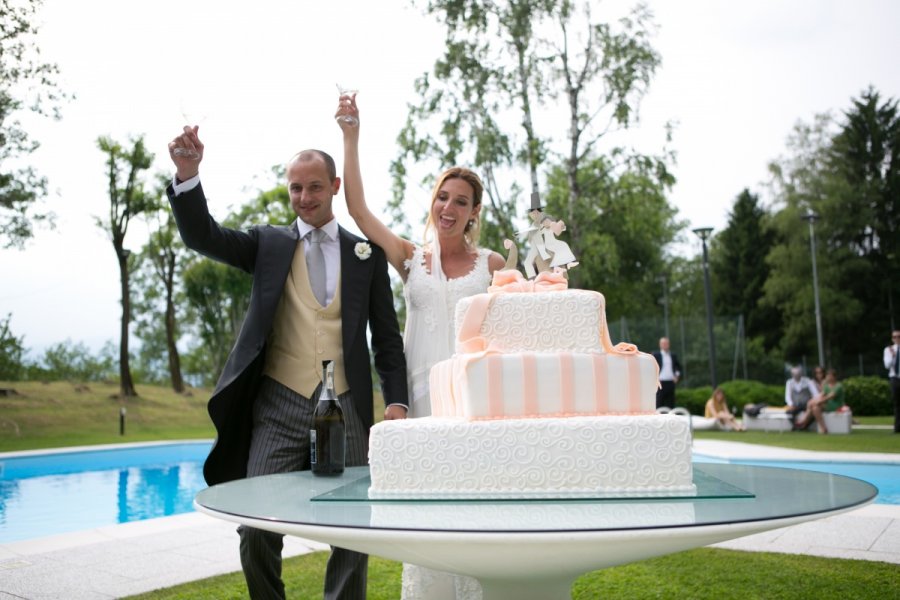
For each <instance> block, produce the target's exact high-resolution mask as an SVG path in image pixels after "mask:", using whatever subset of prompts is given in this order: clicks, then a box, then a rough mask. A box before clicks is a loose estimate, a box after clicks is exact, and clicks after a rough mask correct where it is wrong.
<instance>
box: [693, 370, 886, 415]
mask: <svg viewBox="0 0 900 600" xmlns="http://www.w3.org/2000/svg"><path fill="white" fill-rule="evenodd" d="M842 383H843V384H844V390H845V391H844V396H845V401H846V402H847V405H849V406H850V409H851V410H852V411H853V414H854V415H859V416H862V417H878V416H885V415H892V414H893V407H892V406H891V395H890V384H889V383H888V380H887V379H884V378H883V377H848V378H847V379H845V380H844V381H843V382H842ZM720 387H721V388H722V390H723V391H724V392H725V398H726V400H727V401H728V407H729V408H731V409H732V410H733V411H734V412H735V413H736V414H737V415H738V416H740V414H741V412H742V411H743V408H744V405H746V404H760V403H761V404H768V405H769V406H784V386H783V385H770V384H766V383H760V382H758V381H749V380H746V379H735V380H732V381H726V382H725V383H723V384H722V385H721V386H720ZM710 396H712V388H711V387H710V386H708V385H707V386H701V387H696V388H684V389H681V388H679V389H678V390H677V391H676V394H675V404H676V406H682V407H684V408H686V409H688V411H689V412H690V413H691V414H692V415H699V416H703V413H704V409H705V407H706V401H707V400H709V398H710Z"/></svg>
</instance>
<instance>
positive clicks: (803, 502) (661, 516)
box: [196, 463, 878, 533]
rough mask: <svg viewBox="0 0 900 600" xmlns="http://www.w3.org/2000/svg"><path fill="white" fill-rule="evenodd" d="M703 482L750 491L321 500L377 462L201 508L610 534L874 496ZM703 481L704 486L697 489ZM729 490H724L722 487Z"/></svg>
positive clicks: (226, 495)
mask: <svg viewBox="0 0 900 600" xmlns="http://www.w3.org/2000/svg"><path fill="white" fill-rule="evenodd" d="M694 471H695V482H699V481H703V480H704V478H706V480H709V479H710V478H712V479H715V480H719V481H720V482H722V483H723V484H724V485H725V486H726V487H727V488H737V489H738V490H741V491H743V492H746V493H736V494H713V495H705V496H703V497H690V498H685V497H677V498H630V499H590V500H588V499H571V500H523V501H514V500H502V501H488V500H467V501H458V500H456V501H439V500H438V501H435V500H428V501H409V500H402V501H393V500H379V501H365V500H362V499H360V498H355V499H341V498H337V499H335V498H332V499H330V500H329V501H321V499H320V501H316V500H314V499H315V498H317V497H322V496H325V497H327V496H329V495H332V496H333V495H334V493H335V492H336V491H337V493H338V494H340V493H342V492H341V491H340V490H341V489H344V490H346V489H347V486H350V487H351V488H352V487H353V486H354V483H355V484H356V486H364V485H365V481H366V480H367V479H368V474H369V469H368V467H352V468H348V469H347V470H346V471H345V472H344V474H343V475H340V476H337V477H316V476H313V475H312V474H311V473H310V472H308V471H301V472H296V473H285V474H279V475H267V476H263V477H254V478H251V479H241V480H237V481H232V482H229V483H225V484H220V485H216V486H213V487H211V488H207V489H205V490H203V491H201V492H200V493H199V494H198V495H197V497H196V503H197V504H199V505H200V506H202V507H204V508H206V509H208V510H211V511H214V512H219V513H224V514H227V515H232V516H235V517H246V518H252V519H260V520H270V521H276V522H285V523H297V524H306V525H319V526H326V527H351V528H364V529H401V530H417V531H454V532H464V531H473V532H482V533H483V532H543V531H604V530H609V531H613V530H623V529H648V528H652V529H657V528H666V527H692V526H701V525H718V524H730V523H740V522H751V521H768V520H772V519H781V518H788V517H797V516H801V515H810V514H818V513H825V512H833V511H839V510H844V509H848V508H853V507H855V506H860V505H863V504H866V503H868V502H870V501H871V500H872V499H873V498H874V497H875V495H876V494H877V493H878V490H877V489H876V488H875V487H874V486H872V485H871V484H869V483H867V482H864V481H860V480H858V479H853V478H850V477H844V476H840V475H832V474H828V473H818V472H813V471H804V470H798V469H783V468H774V467H756V466H750V465H734V464H713V463H702V464H701V463H695V464H694ZM698 487H700V486H698ZM723 489H724V488H723Z"/></svg>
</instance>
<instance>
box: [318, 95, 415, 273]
mask: <svg viewBox="0 0 900 600" xmlns="http://www.w3.org/2000/svg"><path fill="white" fill-rule="evenodd" d="M339 102H340V103H339V105H338V109H337V112H336V113H335V119H336V120H337V122H338V125H340V128H341V131H343V133H344V181H343V184H344V197H345V198H346V199H347V209H348V211H349V212H350V216H351V217H353V220H354V221H356V226H357V227H359V229H360V231H362V233H363V235H365V236H366V237H367V238H369V239H370V240H372V241H373V242H375V243H376V244H378V245H379V246H380V247H381V248H382V249H383V250H384V253H385V256H386V257H387V260H388V262H389V263H391V264H392V265H393V266H394V268H395V269H397V273H399V274H400V277H401V278H402V279H403V280H404V281H406V275H407V271H406V268H405V267H404V265H403V263H404V261H405V260H406V259H408V258H410V257H412V254H413V250H414V248H415V247H414V245H413V243H412V242H410V241H409V240H405V239H403V238H402V237H400V236H399V235H397V234H395V233H394V232H393V231H391V229H390V228H389V227H388V226H387V225H385V224H384V223H383V222H382V221H381V219H379V218H378V217H377V216H376V215H375V214H374V213H373V212H372V211H371V210H369V206H368V205H367V204H366V196H365V193H364V191H363V183H362V174H361V172H360V168H359V109H358V108H357V106H356V95H355V94H354V95H352V96H347V95H343V96H341V98H340V101H339ZM345 115H350V116H352V117H356V121H355V122H353V121H351V120H344V119H342V118H339V117H342V116H345Z"/></svg>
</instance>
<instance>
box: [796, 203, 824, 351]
mask: <svg viewBox="0 0 900 600" xmlns="http://www.w3.org/2000/svg"><path fill="white" fill-rule="evenodd" d="M800 218H801V219H803V220H804V221H806V222H807V223H809V253H810V255H812V272H813V299H814V300H815V303H816V340H817V341H818V343H819V366H822V367H824V366H825V344H824V343H822V308H821V306H820V305H819V273H818V270H817V269H816V231H815V227H814V225H815V222H816V221H818V220H819V215H817V214H816V213H814V212H813V211H812V209H807V210H806V214H805V215H801V216H800Z"/></svg>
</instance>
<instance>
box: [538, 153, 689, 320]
mask: <svg viewBox="0 0 900 600" xmlns="http://www.w3.org/2000/svg"><path fill="white" fill-rule="evenodd" d="M609 160H610V159H609V158H606V157H602V158H594V159H593V160H591V161H585V163H584V165H583V167H582V170H581V171H580V172H579V181H578V186H579V190H580V191H579V194H580V195H581V198H582V201H581V202H579V204H578V205H577V206H576V210H575V212H574V213H573V214H572V215H571V217H570V218H571V219H572V220H574V221H577V222H578V223H579V224H580V226H581V229H582V231H583V233H582V247H583V250H582V252H581V255H580V256H579V258H580V259H581V262H580V264H579V266H578V267H577V268H576V269H574V271H579V280H580V282H581V284H582V285H583V286H584V287H585V288H588V289H594V290H600V291H602V292H603V294H604V296H605V297H606V301H607V306H608V307H609V310H610V312H609V317H610V318H616V317H618V316H642V315H648V314H654V313H656V312H657V311H658V309H657V306H656V300H657V297H658V296H659V293H658V291H657V290H658V283H657V282H656V277H657V276H659V274H661V273H664V272H666V269H667V267H666V263H667V258H666V253H665V247H666V246H667V245H668V244H669V243H670V242H672V240H673V239H674V238H675V235H676V234H677V231H678V229H679V228H681V227H682V226H683V225H682V224H681V223H680V222H678V221H677V220H676V219H675V209H673V208H672V207H671V206H669V204H668V202H667V200H666V197H665V192H666V189H667V187H668V185H669V183H670V179H669V178H668V177H666V178H665V179H662V180H659V179H657V178H656V176H657V175H658V173H657V172H656V171H655V170H654V169H643V168H642V166H641V165H639V164H638V165H633V166H632V168H631V169H630V170H627V171H625V172H623V173H621V174H616V173H615V172H614V170H613V169H611V168H610V166H609ZM644 166H646V165H644ZM568 185H569V174H568V171H567V168H566V165H565V164H563V165H559V166H556V167H554V168H552V169H551V171H550V174H549V175H548V180H547V186H548V190H549V193H548V194H547V198H546V200H547V202H546V203H547V207H546V212H547V213H548V214H552V215H553V216H556V215H558V214H559V213H560V212H562V211H564V210H566V209H567V207H568V201H569V199H570V198H571V195H570V190H569V188H568ZM568 222H569V221H568V220H567V223H568ZM574 271H572V272H573V273H574ZM616 313H618V314H616Z"/></svg>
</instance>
